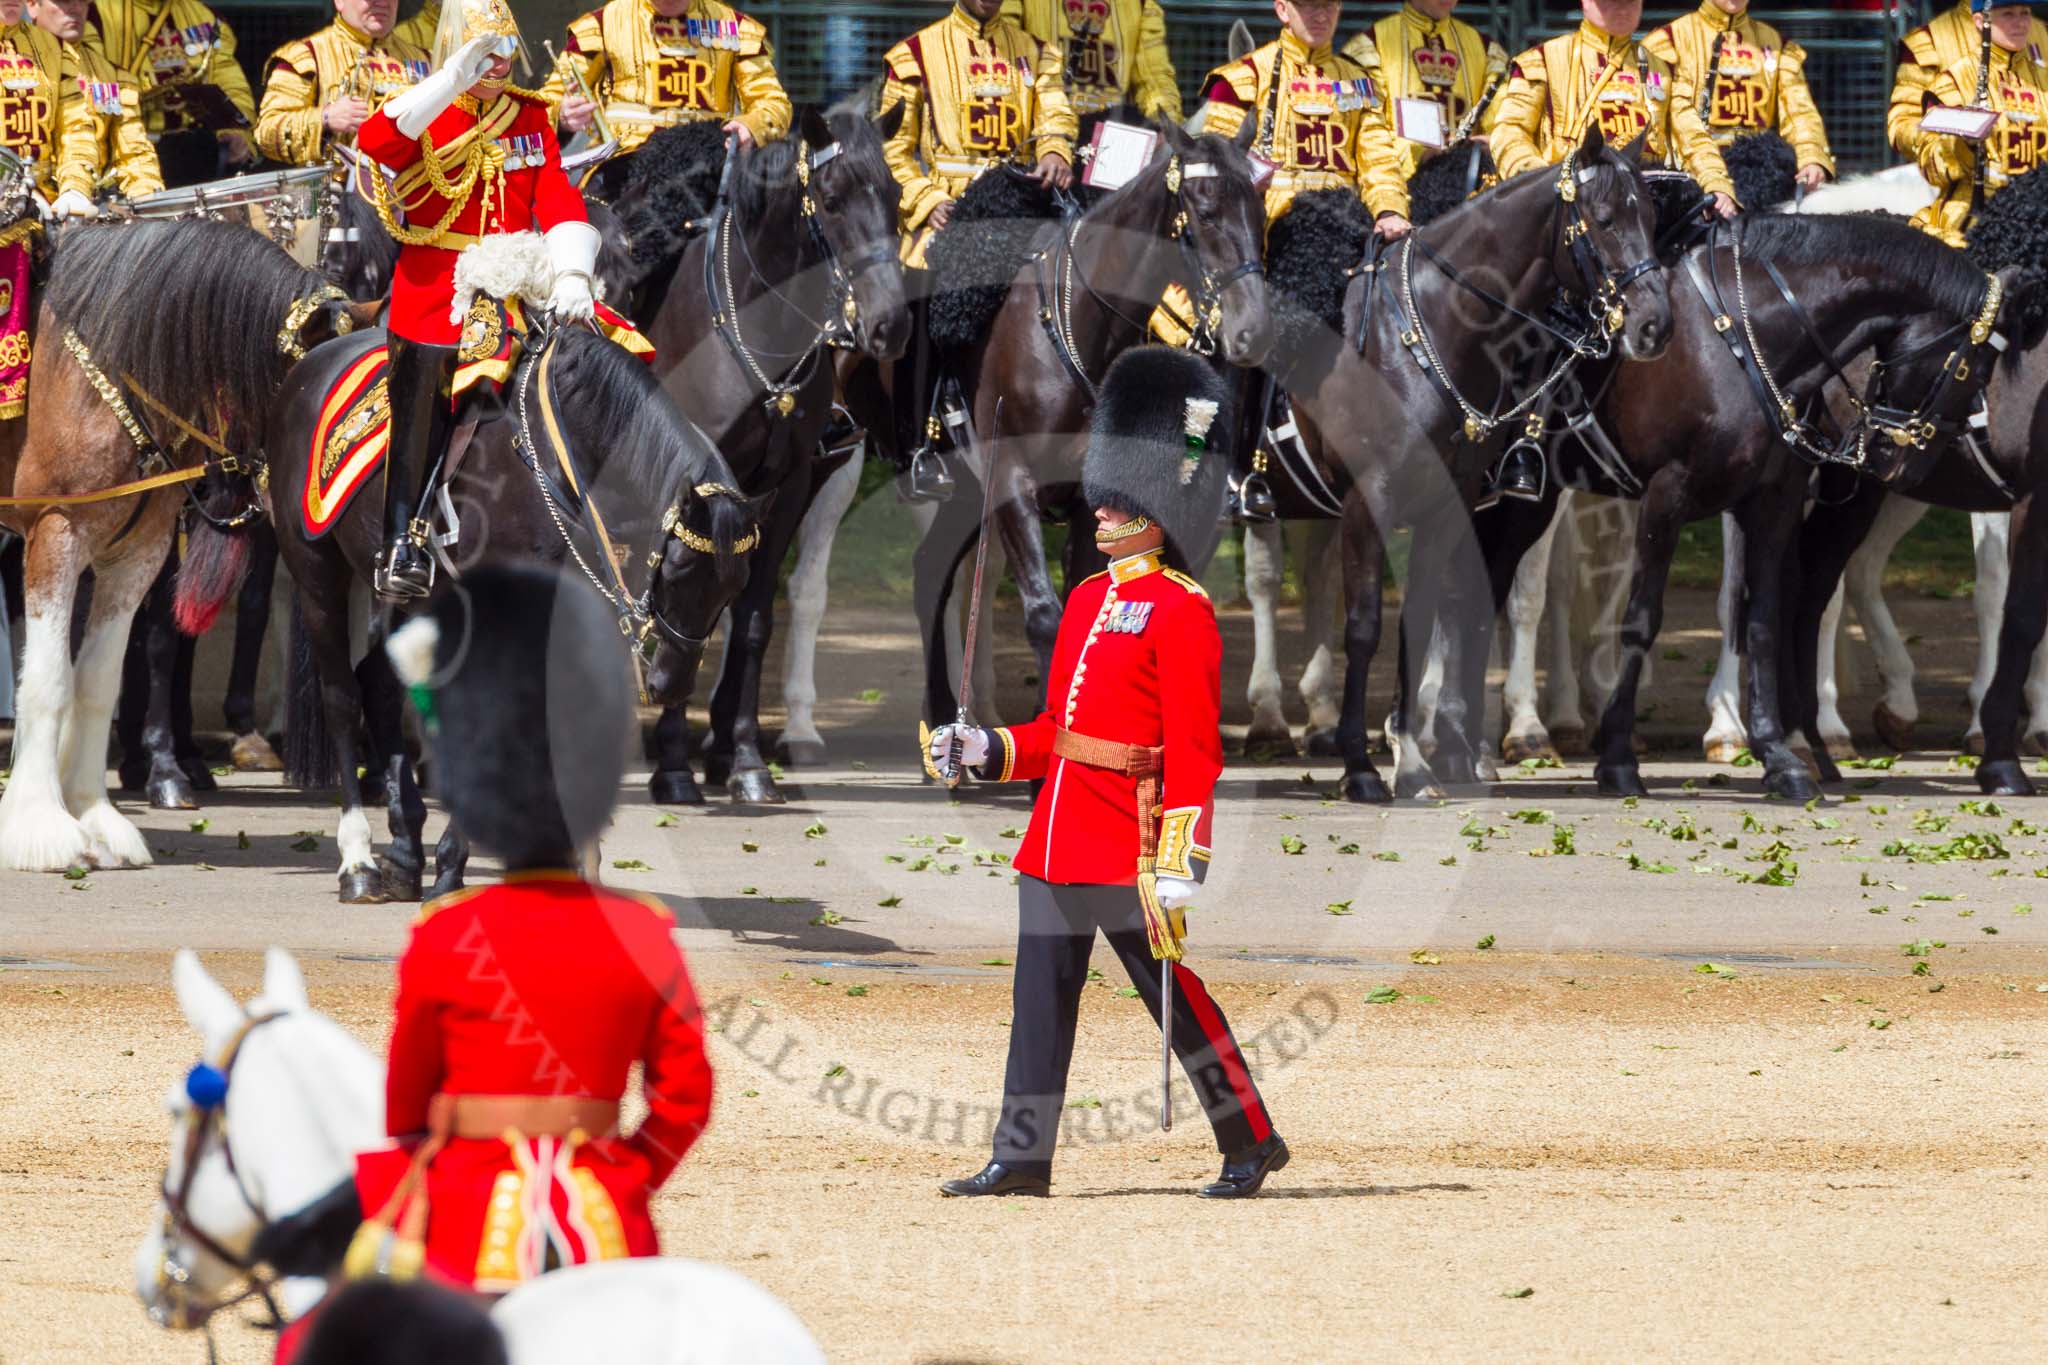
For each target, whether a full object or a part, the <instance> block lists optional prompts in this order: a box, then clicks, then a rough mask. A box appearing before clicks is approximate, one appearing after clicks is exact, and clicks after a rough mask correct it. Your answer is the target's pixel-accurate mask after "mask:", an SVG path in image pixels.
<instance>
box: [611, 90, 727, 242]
mask: <svg viewBox="0 0 2048 1365" xmlns="http://www.w3.org/2000/svg"><path fill="white" fill-rule="evenodd" d="M724 174H725V130H724V129H723V128H721V127H720V126H719V125H718V123H717V121H716V120H713V119H703V120H700V121H698V122H696V123H679V124H677V125H676V126H674V127H673V128H662V129H658V130H657V131H656V132H655V133H654V135H653V136H652V137H650V138H648V139H647V141H645V142H643V143H641V144H640V149H639V150H638V151H636V152H633V153H632V154H631V156H630V157H629V159H628V162H627V169H626V192H625V193H624V194H622V195H621V196H620V198H619V202H618V205H617V207H618V210H619V220H620V223H621V225H622V226H623V227H624V228H625V231H626V237H627V240H628V241H630V242H631V243H632V244H633V261H634V263H635V264H636V265H638V266H640V267H642V268H643V269H645V270H649V271H652V270H654V269H655V268H657V267H661V266H667V265H673V264H674V262H675V261H676V260H677V259H678V258H679V257H681V256H682V254H683V248H684V247H685V246H687V245H689V241H690V235H691V234H690V225H691V224H693V223H695V222H696V221H697V220H699V219H701V218H703V217H705V216H706V215H707V214H709V213H710V212H711V206H712V205H713V204H715V203H716V202H717V201H718V182H719V180H720V178H721V177H723V176H724Z"/></svg>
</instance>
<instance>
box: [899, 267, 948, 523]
mask: <svg viewBox="0 0 2048 1365" xmlns="http://www.w3.org/2000/svg"><path fill="white" fill-rule="evenodd" d="M906 273H909V272H906ZM918 273H920V274H922V273H923V272H918ZM912 296H913V297H914V298H918V299H919V302H918V303H917V304H915V305H913V306H914V307H915V308H916V310H917V317H916V319H915V321H916V324H917V325H916V326H914V327H913V328H912V329H911V338H912V341H911V357H910V364H909V366H908V370H909V375H910V384H909V386H908V387H907V388H906V387H904V386H902V385H899V386H898V387H897V389H896V449H897V450H898V451H901V452H907V453H905V454H903V455H901V456H900V461H901V463H900V465H899V467H898V469H897V472H896V491H897V493H898V495H899V496H901V497H902V499H903V501H905V502H944V501H946V500H947V499H948V498H950V497H952V496H953V474H952V471H951V470H949V469H947V468H946V459H945V457H944V456H943V455H941V454H940V453H939V440H940V438H941V437H942V436H943V434H944V429H943V427H942V426H941V425H940V423H939V417H938V412H937V407H938V405H937V403H936V402H935V401H934V385H933V383H932V374H931V371H932V343H931V332H930V329H929V327H928V326H927V325H926V324H927V321H928V319H927V317H926V308H925V305H924V301H923V299H922V297H921V292H920V291H918V290H917V289H915V288H913V290H912Z"/></svg>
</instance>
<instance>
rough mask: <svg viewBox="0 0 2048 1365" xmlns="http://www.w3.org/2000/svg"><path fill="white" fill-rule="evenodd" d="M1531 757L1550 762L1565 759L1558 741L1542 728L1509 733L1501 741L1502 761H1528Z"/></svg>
mask: <svg viewBox="0 0 2048 1365" xmlns="http://www.w3.org/2000/svg"><path fill="white" fill-rule="evenodd" d="M1530 759H1535V760H1537V761H1539V762H1548V763H1559V762H1562V761H1563V760H1562V758H1561V757H1560V756H1559V754H1558V752H1557V745H1556V743H1555V742H1553V741H1552V739H1551V737H1550V735H1549V734H1547V733H1546V732H1545V731H1543V730H1542V729H1541V728H1538V729H1536V730H1534V731H1532V732H1530V733H1528V734H1519V735H1509V736H1508V737H1507V738H1506V739H1504V740H1502V741H1501V742H1500V761H1501V762H1503V763H1527V762H1528V761H1529V760H1530Z"/></svg>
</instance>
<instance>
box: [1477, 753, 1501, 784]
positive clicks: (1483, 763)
mask: <svg viewBox="0 0 2048 1365" xmlns="http://www.w3.org/2000/svg"><path fill="white" fill-rule="evenodd" d="M1472 772H1473V775H1474V776H1476V777H1477V778H1478V779H1479V781H1480V782H1482V783H1488V784H1490V783H1494V782H1498V781H1500V764H1498V763H1496V762H1494V761H1493V759H1492V758H1491V757H1489V756H1488V755H1486V754H1481V755H1480V756H1479V759H1478V761H1477V762H1475V763H1474V764H1473V765H1472Z"/></svg>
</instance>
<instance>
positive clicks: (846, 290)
mask: <svg viewBox="0 0 2048 1365" xmlns="http://www.w3.org/2000/svg"><path fill="white" fill-rule="evenodd" d="M844 152H845V148H844V146H843V145H842V144H840V143H837V142H833V143H828V144H827V145H826V146H824V147H821V148H819V149H818V150H817V151H812V150H811V145H810V143H808V142H805V141H802V140H801V139H800V140H799V141H798V143H797V149H796V179H797V187H798V190H799V191H800V213H799V216H800V217H801V218H802V219H803V223H804V228H805V230H806V231H807V232H808V233H809V235H810V240H811V245H812V248H813V249H814V250H815V251H816V252H817V254H818V257H819V259H820V260H821V261H822V262H823V264H824V266H825V269H826V271H827V272H828V273H829V274H830V275H831V277H832V293H833V298H834V301H835V302H836V304H837V307H835V308H833V309H831V310H830V311H829V312H828V313H827V315H826V316H825V317H824V318H823V319H822V320H820V319H818V318H814V317H812V316H811V315H810V314H809V313H807V312H805V311H804V310H803V309H801V308H798V307H797V306H796V304H795V302H794V301H793V300H791V299H790V297H789V296H788V295H787V294H785V293H783V292H782V290H781V289H780V288H778V287H777V286H776V284H775V282H774V281H773V280H770V279H768V277H767V276H766V275H765V274H763V273H762V271H761V267H760V266H759V264H757V263H756V262H755V260H754V254H753V249H752V248H751V247H749V246H748V245H747V242H746V237H745V235H744V234H743V233H741V232H740V231H739V229H738V228H737V227H735V226H734V224H733V217H732V208H731V204H730V199H731V185H732V167H733V164H734V160H735V158H734V155H733V154H732V153H731V152H730V151H728V153H727V155H726V161H725V165H726V174H725V178H724V180H723V181H721V183H720V185H719V188H718V201H717V206H716V207H715V208H714V209H713V210H712V213H711V223H710V228H711V231H710V233H709V234H708V237H707V240H706V242H705V248H704V291H705V296H706V298H707V299H708V300H709V302H710V304H711V324H712V327H713V328H714V330H716V331H717V333H718V334H719V336H721V337H722V338H724V340H725V344H726V347H727V349H728V350H730V351H731V352H732V353H733V358H734V359H736V360H737V361H739V363H740V368H741V369H742V370H744V371H746V372H747V373H748V374H750V375H752V376H753V378H754V379H755V381H756V382H758V383H759V384H760V385H761V388H762V390H763V392H764V394H765V395H766V396H765V397H764V398H763V400H762V402H763V403H764V404H765V405H766V406H767V407H768V409H769V410H770V411H771V412H773V413H775V414H776V415H777V416H779V417H787V416H789V415H790V414H791V413H792V412H794V411H795V410H796V395H797V393H798V391H799V390H801V389H802V388H803V387H804V385H806V384H808V383H809V382H810V380H811V376H812V374H813V373H814V372H815V370H816V367H817V364H818V358H819V357H820V356H821V355H823V354H824V352H825V350H826V348H827V347H841V348H844V349H855V348H857V346H858V344H859V342H858V334H859V327H860V321H861V315H860V301H859V299H858V297H857V296H856V295H855V293H854V282H855V281H856V280H858V279H859V277H860V276H861V274H862V273H863V272H865V271H868V270H871V269H874V268H875V267H876V266H879V265H882V264H884V263H886V262H888V261H890V260H893V259H895V257H896V251H897V248H896V243H895V242H894V241H891V240H877V241H874V242H871V243H869V244H867V245H866V246H864V247H863V248H862V249H861V250H859V251H857V252H855V253H854V254H853V255H851V256H848V257H845V258H842V257H841V256H840V254H839V252H838V249H837V248H835V247H834V246H833V245H832V239H831V238H830V237H829V236H827V235H826V232H825V225H824V222H823V220H822V219H821V217H820V215H819V213H818V201H817V198H816V196H815V195H813V194H812V193H811V176H812V174H813V173H815V172H816V171H819V170H822V169H823V168H824V167H825V166H827V165H829V164H830V163H831V162H832V161H834V160H836V159H837V158H838V157H840V156H841V155H843V154H844ZM734 238H738V239H739V243H740V254H741V255H742V256H744V257H745V258H746V262H747V270H748V272H749V274H750V275H751V276H752V278H754V279H757V280H759V281H761V283H762V284H763V286H765V287H766V288H767V290H768V292H769V293H770V294H773V295H774V296H775V297H776V298H777V299H779V300H781V302H782V303H783V304H784V305H785V306H786V307H788V308H789V309H790V311H791V312H794V313H796V314H797V315H798V316H799V317H802V318H803V319H804V320H805V321H806V322H809V323H810V324H811V326H812V328H813V329H815V330H814V332H813V334H812V337H811V340H810V342H809V343H808V344H807V345H805V346H804V348H803V349H802V350H800V351H797V352H794V353H793V359H791V360H790V364H789V366H788V368H787V370H786V371H785V372H784V377H783V378H782V379H780V380H777V379H775V378H774V377H773V376H771V375H770V374H769V373H768V371H767V369H766V368H765V367H764V366H763V365H762V364H761V362H760V359H759V358H758V356H761V355H768V353H767V352H758V353H757V352H756V351H755V350H754V349H753V348H752V347H750V346H748V345H747V342H746V338H745V337H743V336H742V335H741V334H740V321H739V311H740V305H739V294H738V291H737V290H736V289H734V287H733V277H732V245H733V240H734ZM769 358H770V359H772V360H781V359H785V358H787V357H784V356H781V355H774V356H769Z"/></svg>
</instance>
